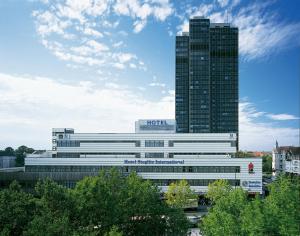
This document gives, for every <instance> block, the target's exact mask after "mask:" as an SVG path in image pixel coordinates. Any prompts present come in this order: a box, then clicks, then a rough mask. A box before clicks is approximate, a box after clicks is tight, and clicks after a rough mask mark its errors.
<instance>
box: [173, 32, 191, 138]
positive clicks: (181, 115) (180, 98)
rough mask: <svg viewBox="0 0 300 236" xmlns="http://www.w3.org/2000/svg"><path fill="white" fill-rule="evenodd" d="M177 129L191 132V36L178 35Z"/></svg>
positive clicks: (182, 131) (181, 131)
mask: <svg viewBox="0 0 300 236" xmlns="http://www.w3.org/2000/svg"><path fill="white" fill-rule="evenodd" d="M175 76H176V81H175V83H176V124H177V127H176V130H177V131H178V132H180V133H188V132H189V36H187V35H183V36H180V37H176V74H175Z"/></svg>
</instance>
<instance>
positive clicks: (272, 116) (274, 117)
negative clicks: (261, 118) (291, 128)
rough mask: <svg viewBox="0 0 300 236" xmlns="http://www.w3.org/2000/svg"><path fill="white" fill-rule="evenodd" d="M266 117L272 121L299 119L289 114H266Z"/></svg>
mask: <svg viewBox="0 0 300 236" xmlns="http://www.w3.org/2000/svg"><path fill="white" fill-rule="evenodd" d="M267 117H269V118H270V119H272V120H298V119H299V117H297V116H294V115H290V114H268V115H267Z"/></svg>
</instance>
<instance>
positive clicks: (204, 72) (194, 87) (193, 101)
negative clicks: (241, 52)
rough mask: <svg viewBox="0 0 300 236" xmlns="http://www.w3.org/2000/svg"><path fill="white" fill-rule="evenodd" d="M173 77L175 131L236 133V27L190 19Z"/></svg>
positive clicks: (180, 42)
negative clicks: (174, 78)
mask: <svg viewBox="0 0 300 236" xmlns="http://www.w3.org/2000/svg"><path fill="white" fill-rule="evenodd" d="M175 77H176V122H177V130H176V131H177V132H178V133H238V28H236V27H231V26H230V24H225V23H210V21H209V19H205V18H202V17H195V18H192V19H190V22H189V33H183V34H182V35H181V36H177V37H176V71H175Z"/></svg>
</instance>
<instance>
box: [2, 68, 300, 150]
mask: <svg viewBox="0 0 300 236" xmlns="http://www.w3.org/2000/svg"><path fill="white" fill-rule="evenodd" d="M139 90H140V91H144V90H145V88H144V87H140V88H139ZM174 94H175V92H174V90H169V91H168V94H167V95H165V96H163V97H161V99H159V100H158V101H157V102H153V101H151V100H148V99H146V98H145V97H143V96H142V95H139V93H136V91H133V90H131V89H129V88H126V87H121V86H120V85H118V84H116V83H112V82H109V83H106V84H105V86H103V87H96V86H95V85H94V84H93V83H91V82H89V81H84V82H80V83H77V84H66V83H60V82H58V81H55V80H53V79H49V78H41V77H28V76H27V77H26V76H12V75H7V74H0V117H1V118H0V130H1V133H0V146H1V148H4V147H6V146H9V145H14V146H18V145H22V144H25V145H28V146H33V147H35V148H50V145H51V143H50V141H51V140H50V133H51V128H53V127H74V128H75V129H76V131H77V132H133V131H134V121H135V120H137V119H148V118H170V119H174V112H175V111H174V107H175V106H174V97H175V95H174ZM257 113H265V112H261V111H257V110H256V108H255V106H254V104H252V103H250V102H241V103H240V116H239V120H240V127H239V129H240V148H241V149H242V150H271V149H272V147H273V145H274V143H275V140H278V141H279V143H280V144H281V145H299V129H295V128H287V127H276V126H275V125H274V124H273V123H266V122H265V123H264V122H258V121H257V117H259V116H258V115H257Z"/></svg>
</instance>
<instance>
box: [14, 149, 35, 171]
mask: <svg viewBox="0 0 300 236" xmlns="http://www.w3.org/2000/svg"><path fill="white" fill-rule="evenodd" d="M33 152H34V149H33V148H28V147H26V146H24V145H22V146H20V147H18V148H17V149H16V150H15V155H16V166H24V158H25V156H26V154H27V153H29V154H30V153H33Z"/></svg>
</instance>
